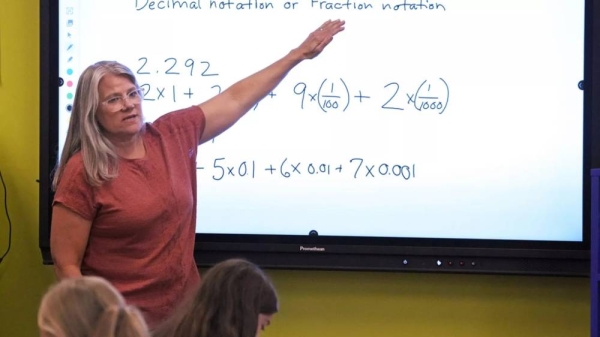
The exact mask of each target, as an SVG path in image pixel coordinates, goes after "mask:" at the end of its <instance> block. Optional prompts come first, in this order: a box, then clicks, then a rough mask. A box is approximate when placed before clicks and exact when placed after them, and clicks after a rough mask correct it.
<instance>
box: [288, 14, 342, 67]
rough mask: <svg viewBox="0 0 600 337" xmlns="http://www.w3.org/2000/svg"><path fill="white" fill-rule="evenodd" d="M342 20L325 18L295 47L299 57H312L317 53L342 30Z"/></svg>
mask: <svg viewBox="0 0 600 337" xmlns="http://www.w3.org/2000/svg"><path fill="white" fill-rule="evenodd" d="M345 23H346V22H345V21H343V20H334V21H331V20H327V21H325V23H323V24H322V25H321V26H320V27H319V28H317V29H316V30H315V31H313V32H312V33H310V34H309V35H308V37H307V38H306V40H304V42H302V44H301V45H300V46H299V47H298V48H296V51H297V52H298V53H299V55H300V57H301V59H312V58H314V57H316V56H317V55H319V54H320V53H321V52H322V51H323V49H325V47H326V46H327V45H328V44H329V43H330V42H331V41H332V40H333V37H334V36H335V35H336V34H337V33H339V32H341V31H343V30H344V28H345V27H344V24H345Z"/></svg>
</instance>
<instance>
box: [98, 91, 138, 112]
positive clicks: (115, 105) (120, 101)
mask: <svg viewBox="0 0 600 337" xmlns="http://www.w3.org/2000/svg"><path fill="white" fill-rule="evenodd" d="M143 96H144V91H143V90H142V89H139V88H138V89H135V90H132V91H130V92H128V93H127V94H125V95H119V96H113V97H110V98H109V99H107V100H105V101H102V102H101V104H102V105H104V106H105V107H107V108H108V109H109V110H110V111H111V112H116V111H119V110H121V109H123V107H124V106H125V104H126V101H129V103H131V104H140V102H141V101H142V97H143Z"/></svg>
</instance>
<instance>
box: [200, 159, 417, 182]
mask: <svg viewBox="0 0 600 337" xmlns="http://www.w3.org/2000/svg"><path fill="white" fill-rule="evenodd" d="M196 169H197V170H199V171H209V172H210V174H211V177H212V179H213V180H217V181H220V180H223V179H229V178H246V179H255V178H257V177H259V176H265V177H280V178H284V179H289V178H296V179H300V178H303V177H316V176H321V177H323V176H334V175H338V176H340V175H345V176H346V177H348V178H352V179H360V178H376V177H391V178H400V179H404V180H410V179H414V178H415V177H416V175H415V170H416V164H394V163H370V162H368V161H365V160H364V159H363V158H352V159H350V160H348V161H347V163H346V164H342V163H337V164H331V163H306V162H302V161H294V160H291V159H288V158H284V159H282V160H278V161H276V162H270V163H262V164H260V163H258V162H257V161H256V160H247V161H235V162H233V161H231V160H227V159H226V158H225V157H221V158H215V159H214V160H213V163H212V165H210V166H208V167H207V166H199V167H197V168H196Z"/></svg>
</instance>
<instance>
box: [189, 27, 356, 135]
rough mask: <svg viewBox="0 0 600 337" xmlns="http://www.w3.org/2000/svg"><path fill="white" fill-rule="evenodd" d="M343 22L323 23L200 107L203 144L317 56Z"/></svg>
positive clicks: (342, 28)
mask: <svg viewBox="0 0 600 337" xmlns="http://www.w3.org/2000/svg"><path fill="white" fill-rule="evenodd" d="M344 24H345V22H344V21H341V20H335V21H331V20H329V21H326V22H325V23H323V24H322V25H321V27H319V28H318V29H317V30H315V31H313V32H312V33H310V34H309V36H308V37H307V38H306V40H304V42H302V44H301V45H300V46H299V47H298V48H295V49H293V50H292V51H290V52H289V53H288V54H287V55H285V56H284V57H283V58H281V59H279V60H278V61H277V62H275V63H273V64H271V65H270V66H268V67H266V68H264V69H262V70H261V71H259V72H257V73H254V74H253V75H250V76H248V77H246V78H245V79H243V80H241V81H239V82H237V83H235V84H233V85H232V86H231V87H229V88H228V89H227V90H225V91H223V92H222V93H220V94H219V95H217V96H215V97H213V98H211V99H209V100H208V101H206V102H204V103H202V104H199V107H200V108H201V109H202V110H203V111H204V115H205V116H206V126H205V128H204V133H203V134H202V138H201V139H200V143H204V142H206V141H207V140H210V139H212V138H214V137H216V136H218V135H219V134H220V133H222V132H223V131H225V130H227V129H228V128H229V127H231V126H232V125H233V124H235V122H237V121H238V120H239V119H240V118H241V117H242V116H243V115H244V114H245V113H246V112H247V111H248V110H250V108H252V107H253V106H254V105H255V104H256V103H258V102H259V101H260V100H261V99H262V98H263V97H265V96H266V95H267V94H268V93H269V92H271V91H272V90H273V89H275V87H276V86H277V85H278V84H279V82H281V80H283V78H284V77H285V76H286V75H287V73H288V72H289V71H290V70H292V68H294V67H295V66H296V65H297V64H299V63H300V62H302V61H304V60H306V59H312V58H314V57H316V56H317V55H319V54H320V53H321V52H322V51H323V49H325V47H326V46H327V45H328V44H329V43H330V42H331V41H332V40H333V36H334V35H336V34H337V33H339V32H341V31H343V30H344Z"/></svg>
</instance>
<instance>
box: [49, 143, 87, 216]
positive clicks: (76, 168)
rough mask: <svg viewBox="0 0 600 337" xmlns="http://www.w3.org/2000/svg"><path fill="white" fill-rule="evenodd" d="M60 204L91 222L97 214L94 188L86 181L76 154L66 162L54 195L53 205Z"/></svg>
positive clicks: (83, 170) (83, 169)
mask: <svg viewBox="0 0 600 337" xmlns="http://www.w3.org/2000/svg"><path fill="white" fill-rule="evenodd" d="M57 203H59V204H61V205H63V206H65V207H66V208H68V209H69V210H71V211H73V212H75V213H77V214H79V215H80V216H82V217H83V218H84V219H87V220H93V218H94V217H95V215H96V212H97V206H96V205H95V202H94V188H93V187H92V186H91V185H90V184H89V183H88V181H87V179H86V173H85V168H84V166H83V160H82V158H81V154H80V153H78V154H76V155H75V156H73V157H71V159H70V160H69V161H68V162H67V164H66V166H65V168H64V171H63V173H62V176H61V178H60V182H59V183H58V186H57V187H56V193H55V195H54V201H53V202H52V206H54V205H55V204H57Z"/></svg>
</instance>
